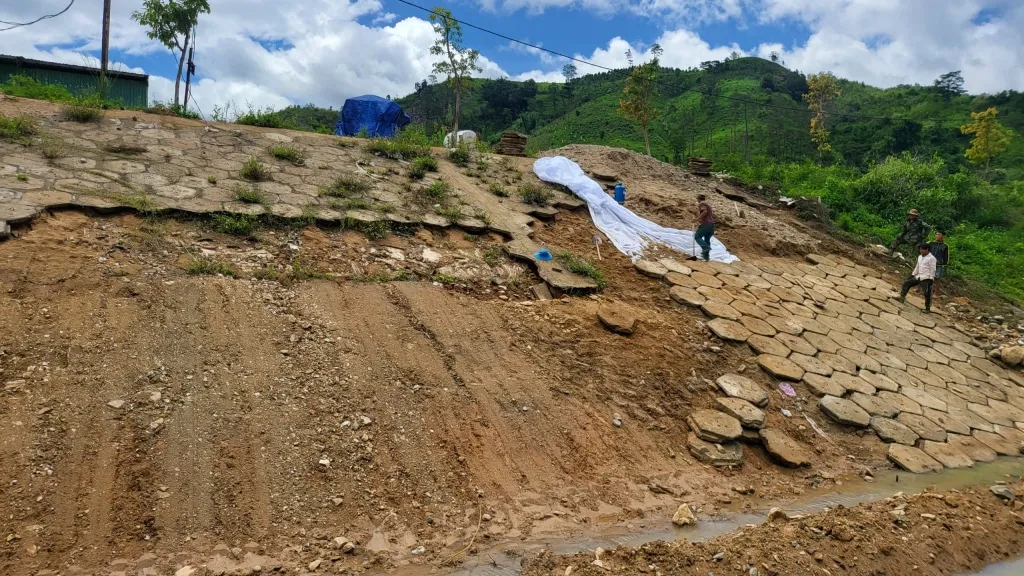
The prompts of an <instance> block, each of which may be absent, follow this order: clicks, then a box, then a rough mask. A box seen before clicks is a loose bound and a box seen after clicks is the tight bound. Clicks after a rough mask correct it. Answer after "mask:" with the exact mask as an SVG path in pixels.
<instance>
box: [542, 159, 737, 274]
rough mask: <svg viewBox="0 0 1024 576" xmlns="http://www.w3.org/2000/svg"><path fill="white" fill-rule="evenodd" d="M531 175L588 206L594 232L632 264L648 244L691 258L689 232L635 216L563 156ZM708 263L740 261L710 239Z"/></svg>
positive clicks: (692, 243) (698, 247)
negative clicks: (669, 249)
mask: <svg viewBox="0 0 1024 576" xmlns="http://www.w3.org/2000/svg"><path fill="white" fill-rule="evenodd" d="M533 171H534V173H536V174H537V177H538V178H540V179H541V180H543V181H545V182H554V183H555V184H562V185H563V186H567V187H568V188H569V189H570V190H572V191H573V192H575V193H576V195H577V196H579V197H580V198H581V199H582V200H583V201H585V202H586V203H587V206H588V207H589V208H590V217H591V218H592V219H593V220H594V224H595V225H596V226H597V228H598V229H599V230H600V231H601V232H604V234H605V236H607V237H608V239H609V240H611V242H612V244H614V245H615V247H616V248H618V249H619V251H620V252H622V253H623V254H625V255H627V256H629V257H630V258H632V259H633V261H636V260H638V259H639V258H640V257H641V256H643V251H644V248H645V247H646V246H647V245H648V244H650V243H651V242H657V243H661V244H665V245H666V246H668V247H670V248H673V249H675V250H678V251H680V252H682V253H683V254H686V255H690V256H692V255H693V254H694V242H693V231H692V230H676V229H675V228H665V227H663V226H658V225H657V224H655V223H654V222H651V221H650V220H646V219H644V218H641V217H639V216H637V215H636V214H634V213H633V212H632V211H630V210H629V209H628V208H626V207H625V206H620V205H619V203H618V202H616V201H615V200H614V199H613V198H612V197H611V196H609V195H608V194H606V193H605V191H604V190H602V189H601V185H600V184H598V183H597V182H594V181H593V180H591V179H590V178H588V177H587V175H586V174H584V173H583V169H581V168H580V167H579V164H576V163H575V162H573V161H572V160H569V159H568V158H566V157H564V156H555V157H553V158H538V159H537V161H536V162H534V163H533ZM694 210H695V211H696V206H694ZM696 254H697V255H698V256H699V255H700V246H697V248H696ZM711 259H712V260H716V261H718V262H726V263H728V262H734V261H736V260H739V258H737V257H735V256H733V255H732V254H730V253H729V251H728V250H727V249H726V248H725V244H722V243H721V242H719V241H718V240H716V239H715V238H711Z"/></svg>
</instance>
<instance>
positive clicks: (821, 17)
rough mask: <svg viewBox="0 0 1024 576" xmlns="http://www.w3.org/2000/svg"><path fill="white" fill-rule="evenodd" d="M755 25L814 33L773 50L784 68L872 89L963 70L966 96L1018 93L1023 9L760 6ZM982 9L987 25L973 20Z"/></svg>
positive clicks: (971, 0) (935, 4)
mask: <svg viewBox="0 0 1024 576" xmlns="http://www.w3.org/2000/svg"><path fill="white" fill-rule="evenodd" d="M762 2H763V4H762V6H761V14H760V17H761V20H762V22H765V23H773V22H778V21H781V20H786V19H794V20H798V21H800V22H803V23H805V24H807V25H808V26H809V27H810V28H811V30H812V32H811V35H810V37H809V38H808V39H807V40H806V41H805V42H804V43H802V44H797V45H794V46H791V47H789V48H786V49H784V50H782V49H781V48H782V47H781V46H780V45H778V44H770V45H769V44H766V45H762V46H760V47H759V48H758V50H757V52H758V53H759V54H761V55H767V53H769V52H770V51H771V50H778V51H779V52H780V53H781V55H782V57H783V59H785V60H786V65H787V66H789V67H791V68H797V69H799V70H802V71H805V72H817V71H821V70H831V71H832V72H834V73H835V74H836V75H838V76H840V77H845V78H851V79H855V80H860V81H863V82H866V83H868V84H872V85H875V86H883V87H887V86H893V85H896V84H910V83H919V84H930V83H931V82H932V81H933V80H934V79H935V78H937V77H938V76H939V75H940V74H943V73H945V72H949V71H950V70H962V71H963V75H964V80H965V81H966V85H967V89H968V90H969V91H971V92H996V91H1001V90H1006V89H1017V90H1020V89H1024V36H1022V35H1021V33H1020V31H1021V30H1024V3H1022V2H1017V1H1010V0H960V1H952V0H888V1H884V2H883V1H879V0H762ZM983 10H988V11H990V12H987V14H990V17H989V18H986V19H983V21H979V18H978V17H979V15H982V14H983Z"/></svg>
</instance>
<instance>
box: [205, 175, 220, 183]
mask: <svg viewBox="0 0 1024 576" xmlns="http://www.w3.org/2000/svg"><path fill="white" fill-rule="evenodd" d="M206 181H207V182H209V183H210V184H216V183H217V177H216V176H207V177H206Z"/></svg>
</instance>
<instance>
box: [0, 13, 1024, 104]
mask: <svg viewBox="0 0 1024 576" xmlns="http://www.w3.org/2000/svg"><path fill="white" fill-rule="evenodd" d="M67 1H68V0H32V2H4V3H0V20H7V21H25V20H30V19H33V18H35V17H38V16H40V15H42V14H45V13H52V12H57V11H59V10H60V9H61V8H63V7H64V6H65V5H66V4H67ZM436 1H437V0H434V2H436ZM434 2H429V3H424V4H423V5H425V6H429V7H432V6H433V5H434ZM141 4H142V0H116V1H115V2H114V13H113V16H112V18H111V28H112V38H111V43H112V58H113V60H114V61H115V62H116V63H117V66H122V67H124V68H126V69H129V70H133V71H144V72H146V73H148V74H150V75H151V80H150V94H151V98H152V99H154V100H161V101H168V100H171V99H173V97H174V82H173V79H174V73H175V56H174V55H172V54H171V53H170V52H169V51H168V50H167V49H165V48H163V47H161V46H159V45H157V44H156V43H155V42H153V41H151V40H149V39H148V38H147V37H146V34H145V29H143V28H142V27H140V26H139V25H137V24H136V23H134V22H133V21H132V20H131V18H130V15H131V12H132V11H133V10H136V9H138V8H140V7H141ZM211 4H212V7H213V12H212V13H211V14H209V15H203V16H202V17H201V19H200V27H199V44H198V50H197V53H196V59H197V65H198V68H199V78H198V80H197V85H196V88H195V95H196V98H197V100H198V101H199V103H200V105H201V106H202V107H203V108H205V110H204V112H207V113H209V111H210V110H212V108H213V106H214V105H217V106H219V107H223V106H225V105H230V104H233V105H234V106H235V107H236V108H244V107H246V106H248V105H253V106H257V107H266V106H269V107H282V106H286V105H289V104H304V103H307V102H312V103H315V104H318V105H323V106H327V105H333V106H335V107H337V106H339V105H340V104H341V103H342V102H343V101H344V99H345V98H346V97H349V96H354V95H359V94H365V93H375V94H380V95H387V94H391V95H393V96H394V95H401V94H405V93H408V92H410V91H411V90H412V87H413V84H414V83H415V82H417V81H420V80H423V79H424V78H426V77H427V76H428V75H429V74H430V69H431V64H432V62H433V60H434V58H433V57H432V56H430V54H429V52H428V49H429V46H430V44H431V43H432V41H433V32H432V30H431V28H430V25H429V23H428V22H426V18H427V14H425V13H423V12H422V11H420V10H417V9H415V8H412V7H409V6H406V5H403V4H401V3H400V2H397V1H395V0H291V1H290V2H287V3H268V2H253V1H252V0H213V1H212V2H211ZM442 5H443V6H446V7H447V8H449V9H450V10H452V12H453V13H454V14H455V16H456V17H458V18H462V19H465V20H467V21H469V22H472V23H475V24H478V25H480V26H483V27H486V28H491V29H494V30H496V31H500V32H503V33H505V34H508V35H509V36H513V37H516V38H521V39H524V40H528V41H530V42H533V43H537V44H540V45H543V46H545V47H547V48H550V49H553V50H557V51H560V52H565V53H570V54H573V55H576V56H579V57H581V58H584V59H587V60H592V61H595V62H597V63H600V64H601V65H604V66H610V67H622V66H625V64H626V61H625V56H624V52H625V50H626V49H630V50H631V51H632V52H633V53H634V55H635V58H636V60H637V61H643V60H645V59H646V58H649V57H650V55H649V54H648V53H647V50H648V49H649V47H650V45H651V44H652V43H654V42H658V43H660V44H661V45H662V47H663V48H664V49H665V54H664V56H663V57H662V62H663V64H665V65H668V66H675V67H681V68H685V67H690V66H696V65H698V64H699V63H700V62H701V61H704V60H710V59H722V58H725V57H726V56H728V55H729V54H730V53H731V52H733V51H738V52H740V53H742V54H744V55H750V56H760V57H767V56H768V55H769V54H770V53H771V52H773V51H776V52H779V53H780V54H781V56H782V58H783V59H784V60H785V61H786V63H787V65H788V66H789V67H791V68H794V69H798V70H800V71H802V72H818V71H822V70H831V71H832V72H834V73H836V74H837V75H839V76H841V77H845V78H850V79H853V80H859V81H863V82H866V83H868V84H872V85H875V86H882V87H885V86H893V85H896V84H901V83H921V84H930V83H931V82H932V81H933V80H934V79H935V78H936V77H938V76H939V75H940V74H943V73H945V72H948V71H950V70H963V72H964V77H965V79H966V82H967V88H968V89H969V90H970V91H972V92H997V91H1000V90H1006V89H1016V90H1021V89H1024V35H1022V34H1020V30H1024V2H1021V1H1019V0H886V1H884V2H883V1H880V0H458V1H456V2H442ZM101 6H102V0H76V2H75V4H74V6H73V7H72V8H71V10H69V11H68V12H67V13H66V14H64V15H62V16H60V17H59V18H55V19H52V20H46V21H44V22H40V23H39V24H36V25H34V26H30V27H24V28H18V29H15V30H11V31H7V32H0V53H5V54H17V55H22V56H26V57H32V58H39V59H45V60H54V61H61V62H69V63H74V64H82V63H83V62H85V61H86V60H87V59H89V58H95V57H96V56H98V54H99V32H100V23H99V20H100V14H101ZM465 40H466V44H467V45H468V46H471V47H473V48H476V49H478V50H480V52H481V55H482V58H481V64H482V66H483V68H484V72H483V75H485V76H490V77H500V76H507V77H510V78H513V79H524V78H534V79H538V80H547V81H559V80H560V79H561V75H560V70H561V67H562V65H563V64H564V63H565V62H564V60H562V59H559V58H555V57H551V56H550V55H547V54H538V53H536V52H535V51H534V52H531V51H528V50H524V49H522V48H515V47H510V46H509V43H508V42H507V41H505V40H502V39H499V38H496V37H493V36H490V35H487V34H484V33H482V32H478V31H475V30H471V29H466V30H465ZM578 68H579V71H580V73H587V72H588V71H589V70H591V69H589V68H588V67H587V66H583V65H579V66H578Z"/></svg>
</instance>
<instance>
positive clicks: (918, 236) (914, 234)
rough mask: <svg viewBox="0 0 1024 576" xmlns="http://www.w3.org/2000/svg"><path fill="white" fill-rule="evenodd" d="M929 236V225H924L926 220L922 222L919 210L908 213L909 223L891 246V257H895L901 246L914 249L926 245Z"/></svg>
mask: <svg viewBox="0 0 1024 576" xmlns="http://www.w3.org/2000/svg"><path fill="white" fill-rule="evenodd" d="M927 235H928V225H927V224H925V223H924V220H921V216H920V214H919V213H918V211H917V208H914V209H913V210H911V211H910V212H907V221H906V222H904V223H903V228H901V229H900V233H899V235H898V236H896V239H895V240H893V241H892V245H891V246H889V255H890V256H892V255H894V254H895V253H896V249H897V248H899V247H900V245H901V244H909V245H911V246H913V247H917V246H920V245H921V244H922V243H924V239H925V237H926V236H927Z"/></svg>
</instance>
